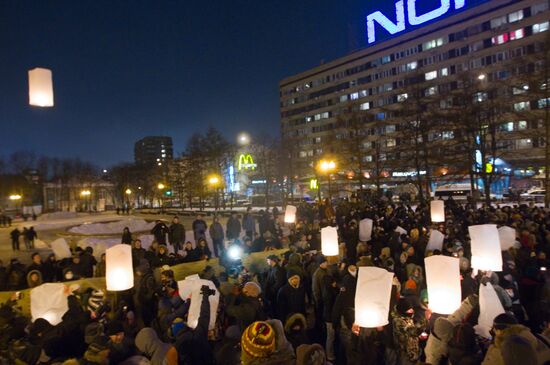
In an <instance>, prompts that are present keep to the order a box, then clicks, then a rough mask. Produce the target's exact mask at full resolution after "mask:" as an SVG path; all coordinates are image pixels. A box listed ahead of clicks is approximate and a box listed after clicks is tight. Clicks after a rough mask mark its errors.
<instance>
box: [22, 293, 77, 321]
mask: <svg viewBox="0 0 550 365" xmlns="http://www.w3.org/2000/svg"><path fill="white" fill-rule="evenodd" d="M65 289H66V288H65V285H63V284H61V283H46V284H42V285H40V286H37V287H36V288H33V289H31V293H30V296H31V316H32V321H33V322H34V321H36V320H37V319H38V318H43V319H45V320H46V321H48V322H50V324H51V325H53V326H55V325H57V324H59V323H60V322H61V318H62V317H63V315H64V314H65V312H67V310H69V304H68V302H67V294H66V290H65Z"/></svg>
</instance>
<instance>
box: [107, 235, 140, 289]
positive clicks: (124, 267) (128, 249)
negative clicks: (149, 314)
mask: <svg viewBox="0 0 550 365" xmlns="http://www.w3.org/2000/svg"><path fill="white" fill-rule="evenodd" d="M105 261H106V262H105V266H106V272H107V273H106V278H105V280H106V282H107V290H110V291H121V290H128V289H130V288H133V287H134V270H133V266H132V246H130V245H122V244H119V245H115V246H113V247H111V248H108V249H107V250H106V251H105Z"/></svg>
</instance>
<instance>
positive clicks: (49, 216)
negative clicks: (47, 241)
mask: <svg viewBox="0 0 550 365" xmlns="http://www.w3.org/2000/svg"><path fill="white" fill-rule="evenodd" d="M77 217H78V213H76V212H54V213H45V214H42V215H41V216H39V217H38V220H39V221H49V220H56V219H71V218H77Z"/></svg>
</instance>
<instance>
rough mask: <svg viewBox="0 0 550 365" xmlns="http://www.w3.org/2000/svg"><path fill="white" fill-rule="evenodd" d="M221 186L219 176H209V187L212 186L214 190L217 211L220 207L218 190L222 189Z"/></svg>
mask: <svg viewBox="0 0 550 365" xmlns="http://www.w3.org/2000/svg"><path fill="white" fill-rule="evenodd" d="M220 184H221V178H220V177H219V176H218V175H216V174H212V175H210V176H208V185H210V186H211V187H212V189H214V191H215V202H216V210H218V206H219V201H218V199H219V197H218V188H219V187H220Z"/></svg>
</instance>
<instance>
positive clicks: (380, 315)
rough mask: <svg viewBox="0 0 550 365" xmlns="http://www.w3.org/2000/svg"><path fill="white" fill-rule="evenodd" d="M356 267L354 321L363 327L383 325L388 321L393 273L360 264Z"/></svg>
mask: <svg viewBox="0 0 550 365" xmlns="http://www.w3.org/2000/svg"><path fill="white" fill-rule="evenodd" d="M358 269H359V272H358V274H357V275H358V278H357V290H356V291H355V323H356V324H357V325H358V326H359V327H365V328H375V327H380V326H385V325H387V324H388V323H389V322H388V314H389V311H390V298H391V287H392V281H393V274H392V273H390V272H388V271H387V270H384V269H381V268H378V267H371V266H362V267H359V268H358Z"/></svg>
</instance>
